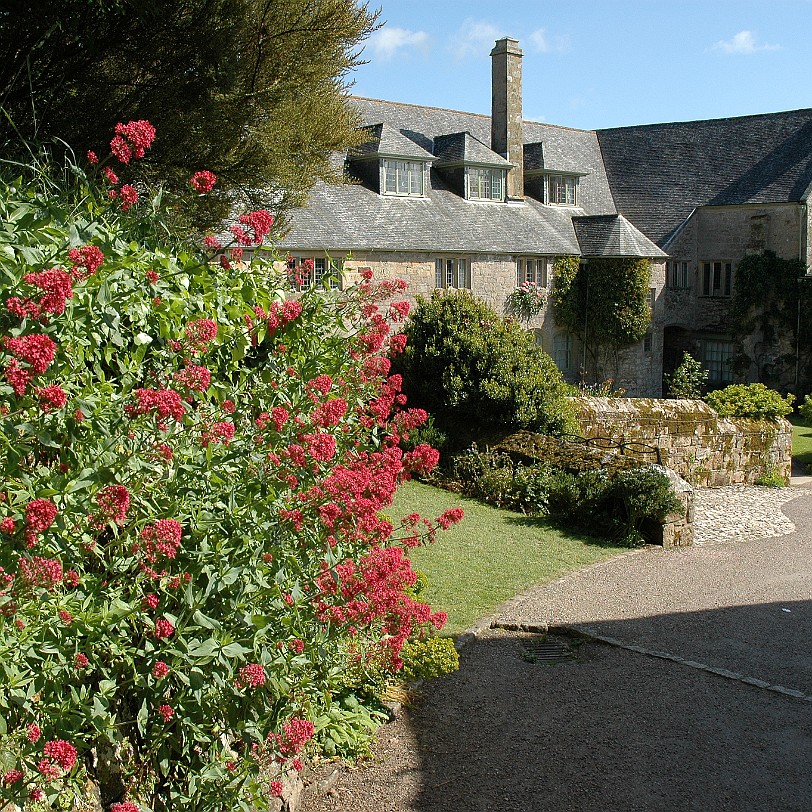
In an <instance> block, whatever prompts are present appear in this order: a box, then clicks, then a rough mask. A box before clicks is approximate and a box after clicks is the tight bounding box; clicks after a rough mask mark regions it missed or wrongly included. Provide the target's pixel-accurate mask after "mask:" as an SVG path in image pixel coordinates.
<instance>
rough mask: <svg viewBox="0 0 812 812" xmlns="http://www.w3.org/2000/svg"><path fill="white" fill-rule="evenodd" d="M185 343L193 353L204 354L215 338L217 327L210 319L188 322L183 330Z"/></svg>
mask: <svg viewBox="0 0 812 812" xmlns="http://www.w3.org/2000/svg"><path fill="white" fill-rule="evenodd" d="M185 336H186V342H187V344H188V345H189V348H190V349H191V350H192V351H193V352H206V350H208V348H209V344H211V342H212V341H214V339H215V338H217V325H216V324H215V323H214V322H213V321H212V320H211V319H197V320H196V321H190V322H189V323H188V324H187V325H186V330H185Z"/></svg>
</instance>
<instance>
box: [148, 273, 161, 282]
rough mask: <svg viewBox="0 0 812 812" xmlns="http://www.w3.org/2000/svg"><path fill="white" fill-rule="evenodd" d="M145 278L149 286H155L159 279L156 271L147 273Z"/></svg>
mask: <svg viewBox="0 0 812 812" xmlns="http://www.w3.org/2000/svg"><path fill="white" fill-rule="evenodd" d="M146 277H147V282H149V283H150V285H154V284H156V283H157V282H158V280H159V279H160V277H159V276H158V272H157V271H147V273H146Z"/></svg>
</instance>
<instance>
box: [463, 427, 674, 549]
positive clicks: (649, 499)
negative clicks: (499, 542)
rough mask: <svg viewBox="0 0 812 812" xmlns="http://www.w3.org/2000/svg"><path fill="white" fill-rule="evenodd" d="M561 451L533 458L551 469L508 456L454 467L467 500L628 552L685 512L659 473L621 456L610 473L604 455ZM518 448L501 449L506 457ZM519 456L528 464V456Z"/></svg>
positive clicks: (473, 458) (477, 455)
mask: <svg viewBox="0 0 812 812" xmlns="http://www.w3.org/2000/svg"><path fill="white" fill-rule="evenodd" d="M521 445H522V444H521V443H520V444H519V447H521ZM559 445H560V448H559V450H558V452H557V453H550V454H549V455H548V454H544V453H543V452H542V451H541V449H540V448H535V449H534V450H533V451H532V452H531V453H532V455H533V456H538V455H541V456H543V459H544V461H543V462H536V463H532V464H526V463H525V462H521V461H518V460H517V459H516V456H517V454H515V453H514V454H509V453H506V451H504V450H489V451H484V452H481V451H477V450H476V449H470V450H468V451H467V452H466V453H465V454H461V455H458V456H457V457H456V458H455V459H454V465H453V468H452V475H453V478H454V481H455V483H456V484H457V485H458V487H460V489H461V490H462V492H463V493H464V494H466V495H467V496H473V497H475V498H477V499H482V500H483V501H485V502H488V503H489V504H492V505H496V506H498V507H506V508H510V509H513V510H519V511H522V512H523V513H527V514H530V515H543V516H549V517H550V518H551V519H552V520H553V521H554V522H555V523H556V524H557V525H559V526H561V527H564V528H577V529H580V530H582V531H583V532H586V533H589V534H591V535H595V536H600V537H602V538H608V539H611V540H612V541H615V542H617V543H622V544H627V545H632V544H639V543H641V542H642V541H643V531H645V530H646V529H647V527H648V526H650V525H651V523H652V522H662V520H663V519H664V518H665V517H666V516H667V515H668V514H670V513H675V512H678V511H680V510H681V509H682V506H681V504H680V502H679V501H678V500H677V498H676V496H675V495H674V494H673V491H672V488H671V484H670V482H669V480H668V477H666V476H665V474H663V473H662V472H661V471H659V470H658V469H656V468H654V467H652V466H648V467H641V466H640V465H639V463H636V462H635V461H634V460H633V459H630V458H628V457H620V456H616V457H614V458H613V463H614V464H612V465H607V464H606V462H605V460H604V455H603V454H602V453H601V452H596V451H593V450H590V449H584V448H582V447H581V446H578V445H577V444H559ZM510 446H511V444H509V443H505V442H504V441H503V443H501V444H500V447H501V448H502V449H505V448H509V447H510ZM551 446H552V444H551V443H549V442H545V443H544V445H543V447H544V448H550V449H551ZM565 449H566V450H565ZM551 450H552V449H551ZM518 456H519V457H520V458H524V459H526V458H527V457H526V451H524V452H519V454H518Z"/></svg>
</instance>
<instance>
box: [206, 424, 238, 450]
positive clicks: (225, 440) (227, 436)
mask: <svg viewBox="0 0 812 812" xmlns="http://www.w3.org/2000/svg"><path fill="white" fill-rule="evenodd" d="M233 438H234V424H233V423H229V422H228V421H227V420H223V421H221V422H219V423H212V424H211V426H210V427H209V428H208V429H206V430H204V431H203V432H201V434H200V444H201V445H202V446H203V448H208V446H209V445H210V444H211V443H221V444H222V445H228V444H229V443H230V442H231V440H232V439H233Z"/></svg>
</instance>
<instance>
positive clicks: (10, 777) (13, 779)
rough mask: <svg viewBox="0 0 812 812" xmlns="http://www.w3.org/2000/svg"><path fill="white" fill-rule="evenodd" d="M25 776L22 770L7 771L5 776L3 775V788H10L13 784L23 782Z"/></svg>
mask: <svg viewBox="0 0 812 812" xmlns="http://www.w3.org/2000/svg"><path fill="white" fill-rule="evenodd" d="M22 778H23V774H22V772H20V770H6V772H5V774H4V775H3V786H4V787H10V786H11V785H12V784H16V783H17V782H18V781H20V780H22Z"/></svg>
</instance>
